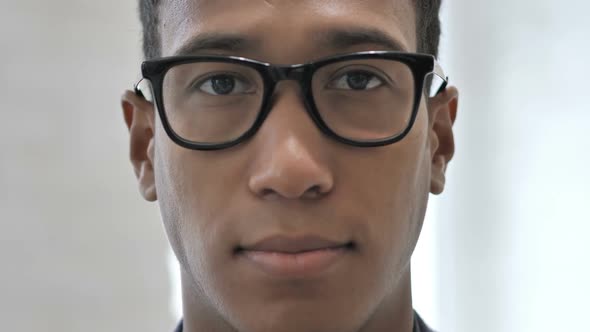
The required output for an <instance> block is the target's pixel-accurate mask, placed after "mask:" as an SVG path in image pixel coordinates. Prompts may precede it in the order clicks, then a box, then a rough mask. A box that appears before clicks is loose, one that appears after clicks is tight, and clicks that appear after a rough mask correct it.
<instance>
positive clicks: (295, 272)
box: [241, 247, 350, 278]
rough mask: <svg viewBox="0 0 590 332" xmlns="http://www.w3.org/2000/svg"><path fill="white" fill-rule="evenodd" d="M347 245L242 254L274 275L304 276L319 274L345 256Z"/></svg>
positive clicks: (264, 270)
mask: <svg viewBox="0 0 590 332" xmlns="http://www.w3.org/2000/svg"><path fill="white" fill-rule="evenodd" d="M348 250H350V249H348V248H346V247H338V248H329V249H320V250H312V251H306V252H301V253H295V254H291V253H282V252H270V251H251V250H245V251H242V252H241V254H242V255H243V256H244V257H245V258H246V260H248V261H249V262H250V263H252V264H253V265H254V266H256V267H257V268H259V269H260V270H262V271H263V272H266V273H267V274H269V275H272V276H274V277H286V278H297V277H299V278H304V277H310V276H313V275H317V274H319V273H321V272H323V271H325V270H327V269H328V268H329V267H330V266H331V265H333V264H334V263H336V262H337V261H338V260H339V259H341V258H343V256H344V255H345V254H346V252H347V251H348Z"/></svg>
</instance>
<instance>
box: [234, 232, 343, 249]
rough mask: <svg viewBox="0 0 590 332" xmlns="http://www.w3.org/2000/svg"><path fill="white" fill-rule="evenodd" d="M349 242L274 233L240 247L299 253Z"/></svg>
mask: <svg viewBox="0 0 590 332" xmlns="http://www.w3.org/2000/svg"><path fill="white" fill-rule="evenodd" d="M350 244H351V243H350V242H342V241H334V240H329V239H326V238H324V237H321V236H317V235H305V236H297V237H293V236H284V235H275V236H270V237H267V238H264V239H262V240H260V241H258V242H256V243H254V244H252V245H247V246H243V247H240V249H241V250H249V251H268V252H282V253H300V252H305V251H313V250H321V249H330V248H338V247H344V246H348V245H350Z"/></svg>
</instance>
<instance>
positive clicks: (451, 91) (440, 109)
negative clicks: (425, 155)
mask: <svg viewBox="0 0 590 332" xmlns="http://www.w3.org/2000/svg"><path fill="white" fill-rule="evenodd" d="M458 102H459V91H457V88H455V87H447V88H446V89H445V90H444V91H442V92H441V93H439V94H438V95H436V96H434V97H432V98H430V99H429V101H428V114H429V125H430V130H429V136H430V137H429V138H430V140H429V141H430V153H431V162H432V165H431V176H430V179H431V180H430V192H431V193H433V194H435V195H438V194H440V193H442V192H443V190H444V187H445V171H446V168H447V165H448V164H449V162H450V161H451V159H452V158H453V155H454V153H455V140H454V137H453V124H454V123H455V119H456V117H457V106H458Z"/></svg>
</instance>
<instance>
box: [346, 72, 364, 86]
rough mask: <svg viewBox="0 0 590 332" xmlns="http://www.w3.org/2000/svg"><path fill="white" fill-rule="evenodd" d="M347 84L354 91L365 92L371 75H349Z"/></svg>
mask: <svg viewBox="0 0 590 332" xmlns="http://www.w3.org/2000/svg"><path fill="white" fill-rule="evenodd" d="M346 81H347V83H348V86H349V87H350V88H352V89H353V90H363V89H365V88H366V87H367V85H368V84H369V75H367V74H365V73H351V74H348V78H347V80H346Z"/></svg>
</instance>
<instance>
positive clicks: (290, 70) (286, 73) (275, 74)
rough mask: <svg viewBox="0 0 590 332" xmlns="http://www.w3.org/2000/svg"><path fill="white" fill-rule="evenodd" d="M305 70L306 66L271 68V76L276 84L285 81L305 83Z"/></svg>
mask: <svg viewBox="0 0 590 332" xmlns="http://www.w3.org/2000/svg"><path fill="white" fill-rule="evenodd" d="M305 69H306V66H305V65H292V66H273V67H270V74H271V77H272V80H273V81H274V83H275V84H276V83H278V82H280V81H284V80H293V81H297V82H299V83H303V79H304V77H305Z"/></svg>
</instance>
